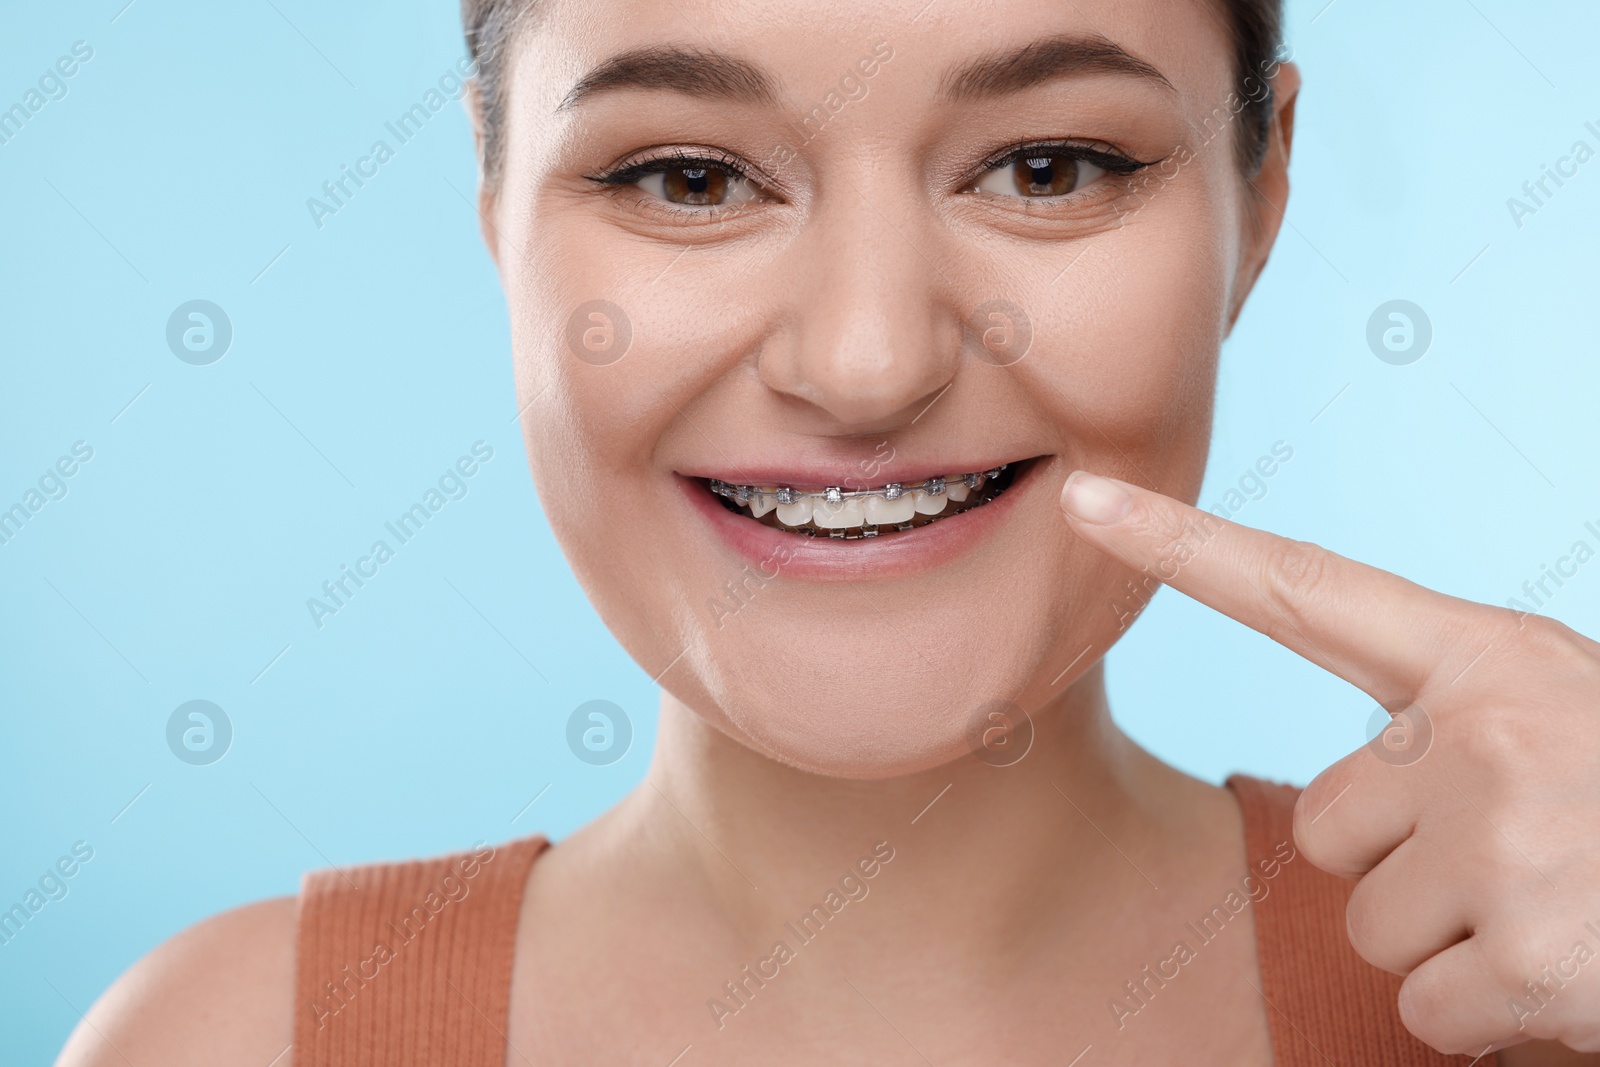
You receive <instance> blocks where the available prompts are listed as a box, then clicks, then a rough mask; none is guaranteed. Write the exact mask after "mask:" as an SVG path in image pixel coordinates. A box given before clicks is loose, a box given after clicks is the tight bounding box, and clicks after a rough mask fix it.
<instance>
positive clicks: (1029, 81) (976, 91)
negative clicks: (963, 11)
mask: <svg viewBox="0 0 1600 1067" xmlns="http://www.w3.org/2000/svg"><path fill="white" fill-rule="evenodd" d="M1073 74H1126V75H1132V76H1133V77H1137V78H1144V79H1146V80H1148V81H1151V82H1154V83H1156V84H1157V85H1160V86H1162V87H1163V88H1165V89H1167V90H1169V91H1172V92H1176V91H1177V90H1175V89H1174V88H1173V85H1172V83H1171V82H1170V81H1168V80H1167V78H1166V75H1164V74H1162V73H1161V71H1159V70H1157V69H1156V68H1155V67H1154V66H1152V65H1151V64H1149V63H1147V62H1145V61H1144V60H1142V59H1140V58H1139V57H1137V56H1135V55H1133V54H1131V53H1130V52H1128V51H1127V50H1126V49H1124V48H1123V47H1122V46H1121V45H1119V44H1117V43H1116V42H1115V41H1112V40H1110V39H1108V38H1105V37H1102V36H1100V35H1098V34H1095V35H1091V36H1079V35H1076V34H1058V35H1056V36H1053V37H1041V38H1039V39H1038V40H1036V41H1032V42H1030V43H1028V44H1025V45H1021V46H1020V47H1017V48H1008V49H1004V50H1002V51H999V52H995V53H992V54H990V55H987V56H980V57H979V58H977V59H974V60H971V61H969V62H967V63H965V64H963V65H962V66H960V67H958V68H956V69H955V70H952V71H951V72H950V73H949V74H947V75H946V76H945V78H944V80H943V82H942V83H941V86H940V95H941V96H942V97H943V98H944V99H945V100H948V101H950V102H952V103H958V102H970V101H973V100H981V99H986V98H990V97H996V96H1006V95H1009V94H1011V93H1018V92H1021V91H1023V90H1024V89H1031V88H1033V87H1034V86H1036V85H1042V84H1044V83H1045V82H1048V81H1052V80H1054V79H1056V78H1062V77H1067V76H1069V75H1073Z"/></svg>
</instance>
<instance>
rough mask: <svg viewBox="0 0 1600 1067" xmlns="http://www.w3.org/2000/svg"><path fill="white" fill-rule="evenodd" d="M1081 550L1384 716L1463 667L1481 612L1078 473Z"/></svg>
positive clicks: (1071, 513)
mask: <svg viewBox="0 0 1600 1067" xmlns="http://www.w3.org/2000/svg"><path fill="white" fill-rule="evenodd" d="M1061 506H1062V510H1063V511H1065V512H1066V513H1067V516H1068V518H1069V521H1070V525H1071V526H1072V528H1073V529H1074V531H1076V532H1077V533H1078V535H1079V536H1081V537H1082V538H1084V539H1085V540H1086V541H1088V542H1089V543H1091V544H1093V545H1094V546H1096V547H1097V548H1100V549H1102V550H1103V551H1105V552H1107V553H1109V554H1111V555H1112V556H1115V557H1116V558H1117V559H1120V560H1121V561H1122V562H1124V563H1126V564H1128V565H1129V566H1131V567H1138V568H1141V569H1142V570H1144V571H1145V572H1146V573H1147V574H1149V575H1151V576H1152V577H1154V578H1156V579H1158V580H1159V581H1160V582H1162V583H1164V584H1166V585H1170V586H1172V587H1173V588H1174V589H1177V590H1178V591H1180V592H1182V593H1185V594H1187V595H1189V596H1191V597H1193V598H1194V599H1196V600H1198V601H1200V602H1201V603H1203V604H1207V605H1209V606H1210V607H1213V608H1215V609H1216V610H1218V611H1220V612H1222V613H1223V614H1224V615H1226V616H1228V617H1229V618H1231V619H1234V620H1236V621H1238V622H1242V623H1244V625H1246V626H1248V627H1250V628H1251V629H1253V630H1256V631H1259V632H1260V633H1263V634H1265V635H1266V636H1267V637H1270V638H1272V640H1274V641H1276V642H1278V643H1279V644H1281V645H1283V646H1285V647H1286V648H1288V649H1290V650H1291V651H1293V652H1295V653H1297V654H1298V655H1300V656H1303V657H1304V658H1306V659H1308V660H1310V661H1311V662H1313V663H1315V664H1317V665H1318V666H1320V667H1322V668H1324V669H1325V670H1329V671H1332V672H1333V673H1334V674H1337V675H1338V676H1339V677H1341V678H1343V679H1345V680H1346V681H1348V682H1350V683H1351V684H1353V685H1355V686H1356V687H1357V688H1359V689H1362V690H1364V691H1365V692H1366V693H1367V694H1368V695H1370V696H1371V697H1372V698H1373V699H1375V700H1377V701H1378V702H1379V703H1381V704H1384V705H1385V706H1390V705H1391V704H1393V703H1396V702H1400V701H1407V700H1411V699H1414V698H1415V697H1416V695H1417V693H1418V692H1420V691H1421V689H1422V688H1423V686H1424V685H1425V684H1426V683H1427V681H1428V679H1429V678H1430V677H1432V676H1434V675H1435V674H1436V673H1438V672H1439V671H1440V668H1441V667H1442V666H1446V665H1448V664H1451V663H1453V662H1454V661H1455V660H1457V659H1460V660H1461V665H1462V666H1465V665H1466V663H1467V661H1468V659H1470V658H1471V657H1472V656H1474V655H1475V654H1476V653H1477V652H1479V651H1480V650H1478V649H1471V650H1467V651H1466V652H1465V655H1463V648H1462V645H1461V640H1460V638H1461V635H1462V634H1463V632H1464V631H1465V630H1466V628H1467V627H1468V626H1470V625H1472V624H1473V623H1478V624H1481V623H1482V621H1483V619H1484V612H1486V611H1487V610H1488V609H1486V608H1485V607H1484V606H1483V605H1481V604H1475V603H1473V602H1471V601H1468V600H1461V599H1459V598H1457V597H1452V596H1446V595H1445V594H1443V593H1437V592H1434V591H1433V590H1431V589H1427V588H1425V587H1423V586H1420V585H1417V584H1416V583H1415V582H1410V581H1407V580H1406V579H1404V578H1401V577H1400V576H1398V575H1395V574H1391V573H1389V572H1388V571H1384V570H1379V569H1378V568H1376V567H1369V566H1367V565H1366V564H1364V563H1357V562H1356V561H1355V560H1352V559H1347V558H1346V557H1344V556H1341V555H1339V554H1337V553H1335V552H1330V551H1328V550H1327V549H1325V548H1321V547H1319V546H1317V545H1314V544H1311V543H1310V542H1308V541H1295V540H1291V539H1290V538H1286V537H1279V536H1278V535H1276V534H1271V533H1267V532H1266V531H1264V530H1254V529H1251V528H1250V527H1248V526H1241V525H1239V524H1238V523H1235V522H1230V521H1228V520H1227V519H1224V518H1220V517H1219V516H1216V515H1213V514H1211V513H1210V512H1207V511H1201V510H1199V509H1198V508H1193V507H1190V506H1189V505H1187V504H1183V503H1180V502H1179V501H1176V500H1173V499H1172V498H1171V497H1167V496H1163V495H1161V494H1160V493H1155V492H1151V491H1150V490H1148V489H1141V488H1139V487H1138V486H1135V485H1129V484H1128V483H1127V482H1123V481H1120V480H1118V479H1115V478H1105V477H1102V476H1100V475H1095V474H1090V473H1089V472H1088V471H1075V472H1073V474H1072V476H1071V477H1069V478H1068V479H1067V482H1066V485H1065V486H1064V487H1063V488H1062V492H1061Z"/></svg>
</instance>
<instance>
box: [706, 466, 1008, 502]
mask: <svg viewBox="0 0 1600 1067" xmlns="http://www.w3.org/2000/svg"><path fill="white" fill-rule="evenodd" d="M1010 466H1011V464H1009V463H1002V464H1000V466H998V467H993V468H991V469H989V470H986V471H978V472H974V473H972V474H963V475H962V476H961V484H963V485H965V486H966V487H967V488H968V489H979V488H982V486H983V484H984V483H985V482H988V481H993V480H994V479H996V478H998V477H1000V474H1001V472H1002V471H1004V470H1006V469H1007V468H1008V467H1010ZM710 483H711V485H710V488H711V491H712V492H713V493H716V494H717V495H718V496H722V497H727V498H728V499H730V500H733V501H735V502H737V503H739V504H741V505H745V504H749V503H750V501H751V500H752V499H753V498H755V497H767V496H770V497H774V498H776V500H777V501H778V503H780V504H793V503H794V502H795V501H797V500H808V499H809V500H823V501H826V502H827V503H829V504H838V503H841V502H843V501H845V500H847V499H853V498H855V497H863V496H881V497H882V498H883V499H885V500H898V499H900V497H902V496H904V495H905V494H906V493H910V492H913V491H915V490H918V489H920V490H922V491H923V492H924V493H927V494H928V495H929V496H944V494H945V491H946V490H947V489H948V488H949V480H948V479H946V478H945V477H943V476H942V475H941V476H936V477H933V478H929V479H928V480H927V481H925V482H921V483H919V484H916V485H906V484H904V483H902V482H890V483H889V484H888V485H885V486H881V487H879V488H877V489H845V488H843V487H842V486H837V485H830V486H828V487H827V488H826V489H823V490H821V491H820V492H815V493H802V492H800V491H799V490H796V489H791V488H789V487H788V486H780V487H779V488H778V489H776V490H775V491H773V492H771V493H765V492H762V491H761V489H759V488H758V487H756V486H753V485H734V484H732V483H730V482H722V481H718V480H717V479H715V478H712V479H710Z"/></svg>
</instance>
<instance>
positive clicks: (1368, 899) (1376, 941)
mask: <svg viewBox="0 0 1600 1067" xmlns="http://www.w3.org/2000/svg"><path fill="white" fill-rule="evenodd" d="M1382 914H1383V912H1382V909H1381V908H1377V907H1374V905H1373V900H1372V890H1371V889H1370V887H1369V883H1368V882H1367V881H1366V880H1365V879H1363V880H1362V881H1360V882H1357V883H1356V885H1355V888H1354V889H1353V890H1351V892H1350V902H1349V904H1348V905H1346V907H1345V911H1344V926H1345V934H1346V936H1348V937H1349V939H1350V947H1351V948H1353V949H1355V950H1356V955H1358V956H1360V957H1361V958H1362V959H1364V960H1366V961H1367V962H1368V963H1370V964H1372V965H1373V966H1374V967H1377V968H1378V969H1380V970H1385V971H1392V970H1393V968H1391V967H1386V966H1385V965H1384V964H1385V963H1386V962H1387V960H1388V957H1387V954H1386V953H1385V952H1384V951H1383V949H1384V945H1385V944H1386V939H1385V938H1384V936H1383V930H1382V929H1381V916H1382Z"/></svg>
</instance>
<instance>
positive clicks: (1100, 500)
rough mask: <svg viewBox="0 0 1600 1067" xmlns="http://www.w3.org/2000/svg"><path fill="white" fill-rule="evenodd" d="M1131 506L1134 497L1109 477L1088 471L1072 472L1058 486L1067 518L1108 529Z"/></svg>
mask: <svg viewBox="0 0 1600 1067" xmlns="http://www.w3.org/2000/svg"><path fill="white" fill-rule="evenodd" d="M1132 507H1133V497H1131V496H1129V495H1128V491H1127V490H1126V489H1124V488H1122V486H1120V485H1118V484H1117V483H1116V482H1114V481H1112V480H1111V479H1110V478H1102V477H1100V476H1099V475H1098V474H1090V473H1089V472H1088V471H1073V472H1072V474H1071V476H1069V477H1068V478H1067V484H1066V485H1064V486H1062V487H1061V508H1062V510H1063V511H1065V512H1066V513H1067V514H1068V515H1071V516H1072V517H1073V518H1075V519H1081V520H1083V521H1084V522H1092V523H1094V524H1095V525H1096V526H1109V525H1111V524H1112V523H1114V522H1116V521H1118V520H1119V519H1121V518H1122V517H1123V516H1124V515H1126V514H1127V513H1128V509H1130V508H1132Z"/></svg>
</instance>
